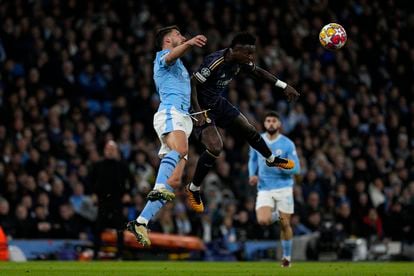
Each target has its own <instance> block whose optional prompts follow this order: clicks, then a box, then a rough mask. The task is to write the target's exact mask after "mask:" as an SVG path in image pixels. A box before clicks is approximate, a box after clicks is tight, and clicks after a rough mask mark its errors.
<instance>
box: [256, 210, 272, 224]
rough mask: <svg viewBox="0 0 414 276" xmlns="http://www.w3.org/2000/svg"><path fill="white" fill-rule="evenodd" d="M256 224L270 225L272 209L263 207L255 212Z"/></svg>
mask: <svg viewBox="0 0 414 276" xmlns="http://www.w3.org/2000/svg"><path fill="white" fill-rule="evenodd" d="M256 217H257V222H258V223H259V224H260V225H262V226H268V225H271V224H272V207H270V206H263V207H260V208H259V209H257V210H256Z"/></svg>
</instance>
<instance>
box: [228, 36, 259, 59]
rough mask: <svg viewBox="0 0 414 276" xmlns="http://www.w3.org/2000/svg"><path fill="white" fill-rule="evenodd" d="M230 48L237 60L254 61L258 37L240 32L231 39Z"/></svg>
mask: <svg viewBox="0 0 414 276" xmlns="http://www.w3.org/2000/svg"><path fill="white" fill-rule="evenodd" d="M230 49H231V51H232V55H233V56H234V60H236V62H240V63H246V61H253V59H254V54H255V52H256V37H255V36H253V35H252V34H249V33H245V32H244V33H239V34H237V35H236V36H235V37H234V38H233V40H232V41H231V45H230Z"/></svg>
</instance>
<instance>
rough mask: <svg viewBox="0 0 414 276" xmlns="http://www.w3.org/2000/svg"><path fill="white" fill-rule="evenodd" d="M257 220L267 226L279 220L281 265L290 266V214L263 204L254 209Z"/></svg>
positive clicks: (291, 233) (291, 235) (291, 234)
mask: <svg viewBox="0 0 414 276" xmlns="http://www.w3.org/2000/svg"><path fill="white" fill-rule="evenodd" d="M256 217H257V222H258V223H259V224H260V225H263V226H268V225H271V224H272V223H274V222H275V221H277V220H278V221H279V223H280V242H281V244H282V251H283V257H282V264H281V265H282V267H290V265H291V264H290V262H291V251H292V237H293V231H292V227H291V226H290V214H286V213H283V212H277V211H273V208H272V207H270V206H263V207H260V208H258V209H257V210H256Z"/></svg>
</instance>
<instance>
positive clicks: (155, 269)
mask: <svg viewBox="0 0 414 276" xmlns="http://www.w3.org/2000/svg"><path fill="white" fill-rule="evenodd" d="M0 275H45V276H51V275H151V276H152V275H154V276H157V275H169V276H171V275H197V276H198V275H214V276H219V275H256V276H257V275H352V276H356V275H414V263H413V262H411V263H409V262H401V263H400V262H393V263H387V262H376V263H371V262H361V263H352V262H331V263H326V262H296V263H293V266H292V267H291V268H281V267H280V264H279V262H147V261H136V262H132V261H124V262H121V261H120V262H110V261H98V262H59V261H51V262H50V261H37V262H26V263H6V262H0Z"/></svg>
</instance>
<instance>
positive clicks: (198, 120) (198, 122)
mask: <svg viewBox="0 0 414 276" xmlns="http://www.w3.org/2000/svg"><path fill="white" fill-rule="evenodd" d="M194 118H195V120H194V125H195V126H202V125H204V124H205V123H206V116H205V115H204V114H197V115H194Z"/></svg>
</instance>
